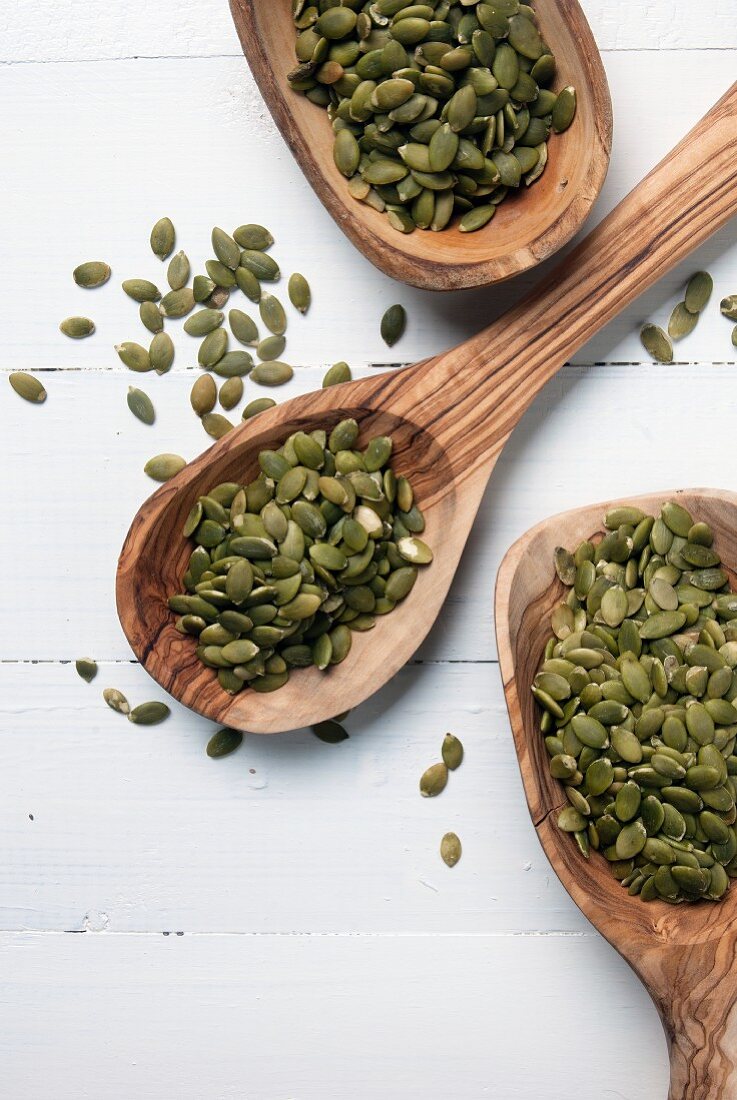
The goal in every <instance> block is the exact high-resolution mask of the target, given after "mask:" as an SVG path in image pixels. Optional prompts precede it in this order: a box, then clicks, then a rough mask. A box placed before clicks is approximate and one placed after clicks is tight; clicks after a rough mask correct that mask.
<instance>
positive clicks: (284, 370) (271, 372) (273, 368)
mask: <svg viewBox="0 0 737 1100" xmlns="http://www.w3.org/2000/svg"><path fill="white" fill-rule="evenodd" d="M293 374H294V371H293V370H292V368H291V367H290V366H288V365H287V364H286V363H280V362H279V361H278V360H277V361H275V362H272V363H259V364H258V366H255V367H254V368H253V370H252V371H251V372H250V374H249V375H248V377H249V378H250V379H251V381H253V382H258V383H259V384H260V385H261V386H283V385H284V383H285V382H288V381H289V380H290V378H292V376H293Z"/></svg>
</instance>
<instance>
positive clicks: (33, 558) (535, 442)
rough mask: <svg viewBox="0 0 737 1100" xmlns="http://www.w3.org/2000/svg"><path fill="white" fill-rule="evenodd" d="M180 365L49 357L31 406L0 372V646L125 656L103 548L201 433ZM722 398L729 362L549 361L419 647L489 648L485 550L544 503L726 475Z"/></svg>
mask: <svg viewBox="0 0 737 1100" xmlns="http://www.w3.org/2000/svg"><path fill="white" fill-rule="evenodd" d="M194 377H195V372H194V371H189V372H187V373H180V374H174V373H171V374H169V375H166V376H164V377H163V378H158V377H156V376H153V377H152V376H150V375H149V376H146V377H145V378H144V379H143V380H141V378H140V376H138V377H137V378H134V377H133V376H131V374H130V373H129V372H113V371H107V372H106V371H99V372H96V371H89V372H85V373H81V372H74V371H57V372H49V373H48V375H44V378H45V380H46V384H47V387H48V390H49V393H50V396H49V398H48V400H47V401H46V403H45V405H43V406H31V405H27V404H25V403H23V402H21V401H20V400H19V399H18V398H17V397H16V395H15V394H14V393H13V392H12V391H11V389H10V387H9V386H7V385H5V384H4V385H2V386H0V415H2V417H3V423H4V425H5V427H4V432H3V453H4V456H5V462H4V467H5V469H6V470H7V471H8V473H7V476H6V477H5V478H3V479H2V481H0V515H2V516H3V524H4V527H3V530H4V534H5V543H6V545H10V546H13V547H15V550H14V551H13V553H14V555H15V560H17V561H20V562H22V571H23V572H22V575H23V577H24V578H28V582H27V583H24V584H21V585H16V586H9V587H6V591H5V592H4V606H5V608H6V615H7V618H8V620H9V621H11V622H12V623H13V629H12V631H8V630H6V631H3V633H2V637H1V638H0V658H2V659H6V660H14V659H24V660H28V659H34V658H37V659H44V660H50V659H58V658H60V659H66V660H69V659H71V658H73V657H75V656H79V651H80V649H81V650H90V651H91V652H93V653H94V654H96V655H97V656H98V657H100V658H104V659H107V660H111V659H127V658H128V657H129V656H130V650H129V648H128V645H127V643H126V642H125V639H124V638H123V635H122V632H121V630H120V627H119V625H118V622H117V618H116V614H115V605H114V599H113V585H114V576H115V565H116V561H117V556H118V553H119V550H120V547H121V545H122V542H123V539H124V537H125V533H126V531H127V529H128V525H129V523H130V521H131V519H132V517H133V515H134V513H135V511H136V510H137V509H138V507H139V506H140V504H141V503H142V502H143V500H144V499H145V497H146V496H147V495H148V494H149V493H150V492H151V491H152V489H153V487H154V486H153V484H152V483H151V482H150V481H149V479H148V478H147V477H146V476H145V475H144V474H143V465H144V463H145V462H146V460H147V459H148V458H150V457H151V455H152V454H157V453H160V452H162V451H170V450H173V451H175V452H177V453H181V454H183V455H184V457H185V458H188V459H189V458H193V457H194V456H195V455H196V454H198V453H199V452H200V451H201V450H202V449H204V447H205V446H206V444H207V443H208V442H209V440H208V439H207V437H206V436H205V434H204V432H203V431H202V428H201V427H200V425H199V424H198V422H197V420H196V419H195V417H194V416H193V414H192V412H191V409H190V408H189V402H188V394H189V388H190V385H191V381H192V379H193V378H194ZM321 377H322V372H321V371H318V370H315V369H309V370H303V371H300V372H299V375H298V377H297V378H296V379H295V380H294V381H293V382H292V383H290V385H289V386H287V387H283V389H280V390H276V391H272V392H274V393H275V396H276V397H277V398H278V399H279V400H281V399H282V398H283V397H285V396H288V395H291V394H293V393H297V392H305V391H307V390H309V389H314V388H316V387H317V386H318V385H319V384H320V379H321ZM132 381H133V382H136V381H137V382H138V384H140V385H142V386H143V387H144V388H145V389H146V390H147V392H149V393H150V395H151V396H152V398H153V400H154V402H155V404H156V407H157V410H158V415H159V419H158V421H157V423H156V425H155V426H154V427H153V428H147V427H145V426H144V425H142V424H140V423H139V422H138V421H136V420H134V418H133V417H132V415H131V414H130V412H129V411H128V408H127V406H126V403H125V394H126V392H127V387H128V385H129V384H130V383H131V382H132ZM257 390H258V391H259V392H264V391H263V389H262V388H261V387H256V386H250V387H249V390H248V395H249V399H250V397H252V396H254V394H255V393H256V391H257ZM736 406H737V382H736V380H735V368H734V364H733V365H731V366H721V367H692V366H675V367H670V368H666V367H656V366H640V367H631V366H611V367H595V368H588V369H587V368H581V367H571V368H569V369H567V370H565V371H563V372H562V373H561V374H559V375H558V376H557V377H556V378H555V379H553V381H552V382H550V383H549V385H548V386H547V387H546V388H545V390H544V391H543V393H542V395H541V396H540V398H539V399H538V400H537V401H536V402H535V404H534V405H533V407H532V408H531V409H530V410H529V412H528V413H527V414H526V416H525V417H524V419H523V421H522V423H521V425H520V426H519V428H518V429H517V431H516V432H515V434H514V435H513V437H512V439H511V440H510V442H509V443H508V445H507V448H506V449H505V451H504V452H503V454H502V457H501V459H500V461H499V464H498V465H497V468H496V471H495V473H494V475H493V477H492V481H491V485H490V487H489V490H488V492H487V495H486V497H485V499H484V501H483V502H482V505H481V509H480V513H479V516H478V519H477V523H476V527H475V529H474V531H473V533H472V535H471V539H470V542H469V545H468V548H467V550H466V554H465V556H464V559H463V561H462V562H461V567H460V571H459V574H458V577H457V579H456V582H455V584H454V586H453V588H452V589H451V593H450V596H449V599H448V601H447V603H446V605H445V609H444V611H443V614H442V617H441V619H440V621H439V623H438V625H437V626H436V627H435V629H434V631H433V633H432V634H431V636H430V639H429V640H428V641H427V643H426V644H425V645H424V646H423V647H422V649H421V651H420V656H421V657H422V658H424V659H430V660H466V661H468V660H491V659H493V658H494V657H495V655H496V647H495V641H494V635H493V620H492V593H493V586H494V579H495V577H496V572H497V569H498V566H499V562H500V561H501V558H502V556H503V555H504V553H505V552H506V550H507V549H508V547H509V546H510V545H511V543H512V542H513V541H514V540H515V539H516V538H518V537H519V536H520V535H521V534H523V533H524V531H526V530H527V529H528V528H529V527H530V526H532V525H533V524H534V523H537V522H539V521H540V520H542V519H544V518H545V517H546V516H548V515H553V514H555V513H556V512H559V511H563V510H565V509H567V508H573V507H577V506H581V505H584V504H587V503H591V502H592V501H596V500H600V499H605V498H606V497H619V496H623V495H627V494H635V493H638V492H639V493H644V492H649V491H658V490H660V489H663V490H668V489H673V488H678V487H684V486H689V485H691V486H694V485H711V486H713V487H717V488H718V487H724V488H730V487H731V486H732V482H733V478H732V474H731V470H732V466H733V451H734V447H733V439H734V431H733V424H734V418H735V408H736ZM235 418H236V419H237V414H236V417H235ZM19 517H21V518H22V527H21V528H20V529H19V528H18V526H17V524H18V519H19ZM80 517H81V518H82V520H83V524H84V526H83V527H82V528H80V526H79V522H80ZM398 613H399V612H398Z"/></svg>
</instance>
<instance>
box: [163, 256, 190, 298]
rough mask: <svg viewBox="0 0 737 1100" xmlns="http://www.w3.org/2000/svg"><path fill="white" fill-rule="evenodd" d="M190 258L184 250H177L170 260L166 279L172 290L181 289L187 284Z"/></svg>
mask: <svg viewBox="0 0 737 1100" xmlns="http://www.w3.org/2000/svg"><path fill="white" fill-rule="evenodd" d="M189 272H190V267H189V260H188V259H187V256H186V254H185V253H184V252H177V254H176V256H174V257H172V259H171V260H170V261H169V267H168V268H167V271H166V281H167V282H168V284H169V286H170V287H171V289H172V290H181V289H182V288H183V287H185V286H186V285H187V280H188V279H189Z"/></svg>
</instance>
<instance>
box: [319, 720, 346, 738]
mask: <svg viewBox="0 0 737 1100" xmlns="http://www.w3.org/2000/svg"><path fill="white" fill-rule="evenodd" d="M312 732H313V733H314V735H315V737H317V739H318V741H324V742H325V744H326V745H338V744H340V742H341V741H347V740H348V733H347V732H346V730H345V729H344V728H343V726H341V724H340V722H337V721H336V720H335V719H333V718H331V719H328V720H327V721H326V722H318V723H317V725H315V726H313V727H312Z"/></svg>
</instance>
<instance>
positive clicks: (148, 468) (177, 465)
mask: <svg viewBox="0 0 737 1100" xmlns="http://www.w3.org/2000/svg"><path fill="white" fill-rule="evenodd" d="M186 465H187V463H186V460H185V459H183V458H182V456H181V455H173V454H160V455H154V457H153V458H150V459H149V460H148V462H147V463H146V465H145V466H144V467H143V472H144V473H145V474H148V476H149V477H150V478H151V479H152V480H153V481H169V479H170V478H172V477H174V476H175V475H176V474H178V473H179V471H180V470H183V469H184V467H185V466H186Z"/></svg>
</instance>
